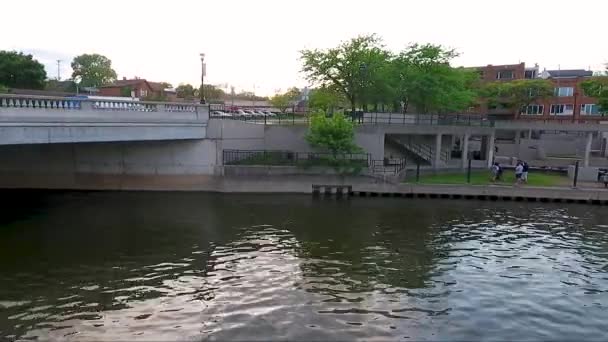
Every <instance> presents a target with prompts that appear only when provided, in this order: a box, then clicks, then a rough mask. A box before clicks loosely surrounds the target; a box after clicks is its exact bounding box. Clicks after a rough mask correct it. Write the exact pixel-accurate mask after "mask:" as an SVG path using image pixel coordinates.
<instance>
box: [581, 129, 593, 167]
mask: <svg viewBox="0 0 608 342" xmlns="http://www.w3.org/2000/svg"><path fill="white" fill-rule="evenodd" d="M592 142H593V132H589V133H587V144H585V159H584V160H583V165H584V166H585V167H589V157H590V156H591V143H592Z"/></svg>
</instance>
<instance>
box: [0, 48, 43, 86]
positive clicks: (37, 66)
mask: <svg viewBox="0 0 608 342" xmlns="http://www.w3.org/2000/svg"><path fill="white" fill-rule="evenodd" d="M45 80H46V71H45V70H44V65H42V64H41V63H40V62H38V61H37V60H35V59H34V58H33V57H32V55H24V54H23V53H22V52H16V51H0V84H3V85H5V86H6V87H9V88H26V89H43V88H44V85H45Z"/></svg>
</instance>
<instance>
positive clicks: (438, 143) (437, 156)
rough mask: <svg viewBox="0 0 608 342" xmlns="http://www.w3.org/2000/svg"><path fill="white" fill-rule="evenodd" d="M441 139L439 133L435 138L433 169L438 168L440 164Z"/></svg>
mask: <svg viewBox="0 0 608 342" xmlns="http://www.w3.org/2000/svg"><path fill="white" fill-rule="evenodd" d="M441 137H442V134H441V133H438V134H437V135H436V136H435V156H434V157H435V159H434V160H433V167H435V168H438V167H439V164H440V163H441Z"/></svg>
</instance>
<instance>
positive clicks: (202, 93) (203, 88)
mask: <svg viewBox="0 0 608 342" xmlns="http://www.w3.org/2000/svg"><path fill="white" fill-rule="evenodd" d="M205 69H206V68H205V54H204V53H201V91H200V97H201V104H205V103H207V101H206V100H205V73H206V70H205Z"/></svg>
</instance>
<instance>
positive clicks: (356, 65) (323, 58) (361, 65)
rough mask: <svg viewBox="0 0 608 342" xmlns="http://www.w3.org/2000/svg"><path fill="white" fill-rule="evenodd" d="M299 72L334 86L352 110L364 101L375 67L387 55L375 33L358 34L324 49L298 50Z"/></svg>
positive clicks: (312, 81) (371, 84) (374, 76)
mask: <svg viewBox="0 0 608 342" xmlns="http://www.w3.org/2000/svg"><path fill="white" fill-rule="evenodd" d="M300 54H301V57H300V58H301V60H302V63H303V67H302V71H303V72H304V73H305V75H306V78H307V79H308V81H310V82H311V83H313V84H314V85H318V86H321V87H334V88H335V89H337V90H338V91H339V92H341V93H342V94H343V95H344V96H345V97H346V98H347V99H348V101H349V102H350V104H351V108H352V110H353V112H354V111H355V108H356V105H357V104H358V103H363V105H366V104H367V99H366V98H365V97H366V94H367V93H366V90H369V88H370V87H372V86H373V85H374V82H373V81H374V80H376V73H377V72H378V70H377V69H378V68H379V67H380V65H382V63H379V62H381V61H385V60H386V58H387V57H388V52H386V51H385V50H384V48H383V46H382V44H381V39H380V38H379V37H378V36H376V35H368V36H359V37H356V38H353V39H351V40H350V41H347V42H343V43H341V44H340V45H339V46H338V47H335V48H331V49H327V50H318V49H313V50H303V51H301V52H300Z"/></svg>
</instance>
